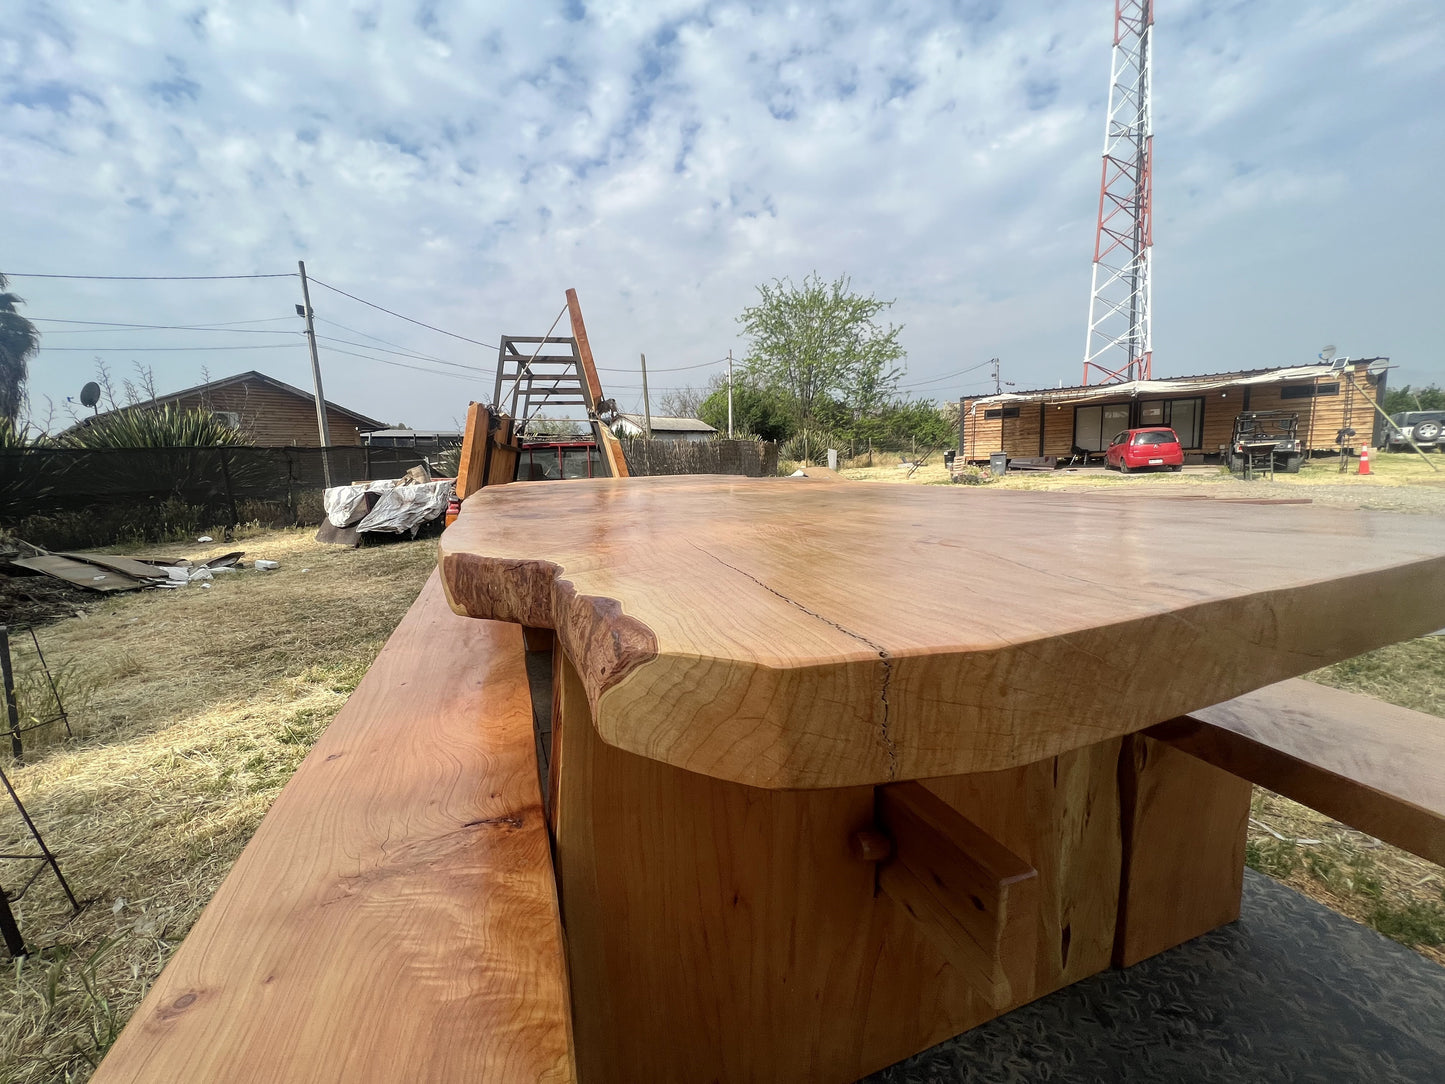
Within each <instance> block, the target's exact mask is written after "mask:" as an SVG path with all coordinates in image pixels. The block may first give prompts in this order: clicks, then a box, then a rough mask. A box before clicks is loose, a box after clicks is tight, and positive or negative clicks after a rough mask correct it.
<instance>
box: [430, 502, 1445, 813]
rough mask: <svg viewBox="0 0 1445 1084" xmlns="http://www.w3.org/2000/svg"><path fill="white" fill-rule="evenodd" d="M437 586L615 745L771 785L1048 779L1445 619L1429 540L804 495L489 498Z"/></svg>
mask: <svg viewBox="0 0 1445 1084" xmlns="http://www.w3.org/2000/svg"><path fill="white" fill-rule="evenodd" d="M441 568H442V575H443V581H444V583H445V586H446V590H447V595H448V598H449V600H450V602H451V604H452V606H453V608H454V609H456V610H457V611H458V612H459V613H463V614H467V615H470V616H472V617H483V618H495V619H499V620H503V621H513V622H518V623H520V624H523V625H526V626H529V627H533V628H551V629H555V630H556V632H557V636H558V638H559V640H560V642H561V644H562V646H563V648H564V650H565V651H566V654H567V656H568V657H569V658H570V659H571V660H572V661H573V663H574V664H575V666H576V668H577V672H578V674H579V677H580V680H581V683H582V688H583V689H584V690H585V694H586V697H587V700H588V703H589V704H590V706H591V711H592V715H593V718H594V722H595V726H596V729H597V732H598V734H599V735H600V737H601V738H602V740H603V741H604V742H606V743H607V744H608V745H611V746H614V747H616V748H618V749H622V750H626V751H629V752H632V753H635V754H638V755H640V756H643V757H646V758H648V759H651V760H656V761H661V762H664V763H667V764H671V765H675V766H677V767H680V768H685V769H687V770H689V771H693V772H697V773H701V774H703V775H709V776H713V777H715V778H718V779H723V780H729V781H733V782H738V783H744V784H748V785H751V786H757V787H765V788H824V787H841V786H853V785H860V784H875V783H886V782H892V781H898V780H906V779H918V778H929V777H934V776H947V775H956V774H962V773H970V772H981V771H993V770H998V769H1003V768H1010V767H1016V766H1022V765H1027V764H1033V763H1036V762H1039V761H1041V760H1042V759H1044V758H1046V757H1051V756H1054V755H1056V754H1059V753H1062V752H1065V751H1067V750H1070V749H1078V748H1082V747H1085V746H1089V745H1092V744H1095V743H1098V742H1101V741H1104V740H1106V739H1109V738H1116V737H1121V736H1123V735H1126V734H1130V733H1132V732H1134V731H1138V730H1140V729H1142V728H1144V727H1147V726H1150V725H1152V724H1154V723H1158V722H1161V721H1163V720H1166V719H1170V718H1174V717H1176V716H1180V715H1183V714H1185V713H1187V712H1189V711H1192V710H1194V709H1197V708H1202V707H1205V706H1207V705H1211V704H1216V703H1219V702H1220V701H1223V700H1228V699H1230V698H1231V697H1234V696H1236V695H1238V694H1240V693H1244V692H1248V691H1250V690H1253V689H1256V688H1259V687H1261V686H1264V685H1268V684H1271V683H1273V682H1276V681H1279V680H1281V679H1283V678H1288V677H1293V676H1295V675H1297V674H1300V673H1303V672H1305V671H1308V670H1312V669H1314V668H1316V667H1319V666H1323V665H1325V664H1328V663H1331V662H1335V661H1337V660H1339V659H1343V658H1348V657H1351V656H1354V655H1358V654H1361V653H1362V652H1364V651H1367V650H1370V649H1372V648H1375V647H1378V646H1380V645H1382V644H1385V643H1389V642H1394V641H1397V640H1401V639H1404V638H1407V637H1410V636H1415V635H1420V634H1423V633H1425V632H1427V631H1429V630H1430V629H1432V628H1437V627H1439V625H1440V624H1441V621H1442V615H1445V533H1442V532H1441V531H1440V529H1439V525H1438V522H1436V521H1435V520H1433V519H1429V518H1426V517H1413V516H1401V515H1389V514H1380V513H1370V512H1347V511H1342V510H1338V509H1327V508H1320V507H1314V506H1308V505H1304V506H1299V505H1290V506H1279V507H1271V508H1269V509H1268V510H1267V511H1266V510H1263V509H1260V508H1258V507H1255V506H1252V505H1243V504H1236V503H1226V502H1216V501H1167V500H1149V499H1142V498H1140V497H1138V496H1132V495H1131V496H1129V497H1122V496H1121V497H1110V496H1105V495H1099V494H1088V495H1077V496H1076V495H1068V494H1060V493H1019V492H986V491H985V492H978V491H971V490H956V489H942V488H935V487H911V486H886V485H830V484H824V483H821V482H818V481H815V480H812V479H806V478H797V479H745V478H732V477H717V476H703V477H686V478H645V479H630V480H618V479H597V480H590V481H577V482H569V483H568V484H566V485H556V484H549V483H528V484H518V485H510V486H501V487H497V488H495V489H493V488H488V489H485V490H483V491H481V492H479V493H477V494H474V495H473V496H471V497H470V498H468V500H467V501H466V502H465V504H464V506H463V508H462V513H461V516H460V518H459V520H458V521H457V522H456V523H455V524H454V525H453V526H452V527H450V528H449V529H448V530H447V531H446V533H445V534H444V535H443V536H442V541H441Z"/></svg>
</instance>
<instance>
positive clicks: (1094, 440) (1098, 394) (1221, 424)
mask: <svg viewBox="0 0 1445 1084" xmlns="http://www.w3.org/2000/svg"><path fill="white" fill-rule="evenodd" d="M1387 360H1388V359H1384V358H1361V359H1358V360H1352V361H1341V362H1337V363H1336V364H1334V365H1329V364H1318V365H1293V366H1285V367H1280V368H1273V369H1251V370H1247V371H1242V372H1232V373H1210V374H1205V375H1202V376H1181V377H1170V378H1168V379H1164V380H1134V381H1129V382H1127V383H1120V384H1096V385H1091V386H1087V387H1073V388H1041V389H1038V390H1036V391H1021V392H1014V391H1007V392H1003V393H1002V394H998V395H983V396H972V397H966V398H964V399H962V400H960V402H959V444H958V447H959V453H958V455H959V458H960V459H962V460H967V461H973V462H983V461H985V460H987V459H988V457H989V453H991V452H1000V451H1002V452H1007V453H1008V455H1009V456H1010V458H1015V457H1032V456H1057V457H1059V458H1061V459H1062V458H1064V457H1067V456H1068V455H1070V454H1071V453H1072V452H1073V451H1074V450H1075V449H1083V450H1084V451H1088V452H1102V451H1103V449H1104V448H1106V447H1107V446H1108V444H1109V441H1110V439H1111V438H1112V437H1113V436H1114V435H1115V434H1116V433H1118V432H1119V431H1120V430H1123V429H1135V428H1139V427H1143V426H1151V425H1167V426H1170V427H1172V428H1173V429H1174V430H1175V432H1177V433H1178V434H1179V441H1180V443H1181V444H1183V445H1184V449H1185V453H1186V455H1187V456H1189V457H1190V458H1191V459H1192V460H1193V461H1194V462H1201V461H1203V460H1204V459H1205V458H1210V459H1213V458H1214V457H1217V456H1219V455H1220V454H1221V453H1222V452H1223V451H1224V448H1225V446H1226V445H1227V444H1228V443H1229V438H1230V435H1231V433H1232V431H1233V428H1234V420H1235V418H1237V417H1238V416H1239V414H1240V413H1242V412H1243V411H1248V410H1293V411H1297V412H1298V413H1299V418H1300V422H1299V439H1300V443H1301V444H1302V445H1303V447H1304V448H1305V450H1306V452H1307V454H1309V453H1313V454H1320V453H1324V452H1334V451H1338V450H1339V444H1338V443H1337V438H1338V437H1339V434H1340V430H1342V429H1353V430H1354V431H1355V436H1354V437H1352V438H1347V440H1346V446H1347V447H1350V448H1358V447H1360V446H1362V445H1365V444H1368V445H1370V447H1378V446H1379V445H1380V443H1381V442H1382V437H1383V432H1382V429H1381V426H1382V424H1383V419H1382V417H1381V416H1380V414H1379V413H1378V412H1377V411H1376V410H1375V408H1374V404H1375V403H1376V402H1378V401H1380V400H1383V398H1384V395H1385V377H1386V372H1385V368H1384V364H1383V363H1384V362H1386V361H1387ZM1371 369H1374V370H1375V371H1374V372H1373V373H1372V372H1371V371H1370V370H1371Z"/></svg>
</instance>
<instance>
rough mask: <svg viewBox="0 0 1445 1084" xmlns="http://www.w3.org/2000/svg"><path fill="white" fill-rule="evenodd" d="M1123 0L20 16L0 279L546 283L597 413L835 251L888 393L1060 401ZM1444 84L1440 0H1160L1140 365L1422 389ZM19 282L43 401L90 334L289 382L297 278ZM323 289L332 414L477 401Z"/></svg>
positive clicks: (204, 369)
mask: <svg viewBox="0 0 1445 1084" xmlns="http://www.w3.org/2000/svg"><path fill="white" fill-rule="evenodd" d="M1112 9H1113V5H1112V4H1111V3H1109V2H1108V0H1090V2H1087V3H1084V2H1079V0H1074V2H1069V3H1057V2H1055V3H1051V2H1047V0H1044V2H1036V3H1029V4H1022V3H1016V4H1004V3H1002V2H1001V0H963V2H958V3H953V4H944V3H934V4H922V3H896V4H890V3H840V4H830V5H827V6H826V7H824V6H822V5H808V6H793V5H787V4H755V5H748V4H732V3H709V4H692V3H669V2H659V3H651V4H631V5H629V4H621V3H619V4H610V5H601V4H592V3H586V2H585V0H564V2H560V3H555V4H550V5H549V4H546V3H529V4H513V5H500V4H488V5H477V4H470V5H468V4H461V3H450V2H444V0H428V2H424V3H420V4H412V5H403V4H400V3H387V4H382V3H380V2H377V3H372V4H358V3H349V4H348V3H316V2H307V0H295V2H292V3H285V4H270V3H264V2H261V0H251V2H245V3H205V2H202V3H194V2H193V3H187V4H165V3H160V2H129V3H127V2H123V0H122V2H115V3H109V2H107V3H79V2H76V3H53V4H52V3H35V2H27V0H19V2H18V3H16V4H12V5H11V7H10V14H9V15H8V16H7V18H6V19H5V20H4V22H3V24H0V184H3V186H4V189H3V190H4V206H5V208H6V213H5V214H4V215H3V216H0V269H3V270H4V271H6V272H16V273H33V272H50V273H76V274H94V275H214V274H286V273H288V272H292V271H294V270H295V266H296V260H297V259H304V260H306V262H307V267H308V270H309V271H310V272H311V273H312V274H313V275H315V276H316V277H318V278H320V279H322V280H323V281H325V282H328V283H330V284H332V285H334V286H337V287H339V288H341V289H343V290H346V291H348V292H350V293H353V294H356V295H358V296H359V297H362V298H366V299H367V300H370V301H374V302H376V303H378V304H381V305H384V306H385V307H387V308H390V309H393V310H395V311H397V312H400V313H404V314H406V315H408V316H412V317H414V318H416V319H418V320H421V321H424V322H426V323H429V324H433V325H436V326H438V327H441V328H446V329H449V330H453V331H456V332H458V333H460V334H462V335H465V336H467V337H470V338H473V339H476V340H479V341H481V342H483V343H493V342H495V341H496V336H497V335H498V334H499V333H502V332H509V333H537V332H540V331H543V330H545V329H546V328H547V326H548V325H549V324H550V323H551V321H552V319H553V318H554V317H555V316H556V315H557V312H558V310H559V309H560V308H561V306H562V302H563V291H564V290H565V288H566V287H568V286H575V287H576V288H577V290H578V292H579V295H580V297H581V301H582V305H583V311H584V313H585V314H586V317H587V321H588V328H589V332H590V336H591V339H592V343H593V346H594V349H595V351H596V353H597V355H598V362H599V364H600V365H602V366H604V367H605V368H606V369H609V370H616V371H608V372H604V374H603V379H604V387H605V388H607V390H608V391H609V392H611V393H612V394H614V395H615V396H616V398H617V399H618V400H619V402H621V403H622V404H623V405H624V406H630V405H632V404H634V403H636V402H637V401H638V399H639V395H640V381H639V380H638V379H637V377H636V375H635V373H636V365H637V357H638V354H639V352H646V354H647V356H648V363H649V368H650V370H652V371H653V375H652V378H651V384H652V387H653V388H654V395H657V394H658V393H659V390H660V389H666V388H668V387H672V386H677V385H681V384H686V383H695V384H701V383H703V382H704V381H705V379H706V377H707V376H708V375H709V373H710V372H712V371H716V370H718V369H721V368H722V366H720V365H719V366H716V367H715V368H709V367H708V364H709V363H712V362H715V361H716V360H717V359H720V358H722V357H724V356H725V355H726V353H727V351H728V350H729V349H730V348H731V349H733V350H734V351H736V352H737V353H739V354H741V353H742V352H743V351H744V350H745V349H746V343H745V342H744V340H743V339H742V338H741V337H740V335H739V332H738V326H737V324H736V316H737V314H738V313H739V312H740V311H741V309H742V308H743V307H744V306H745V305H747V304H748V303H749V302H750V301H751V300H752V299H753V297H754V296H755V293H754V288H755V286H756V284H757V283H759V282H763V281H766V280H768V279H771V278H774V277H781V276H792V277H793V278H795V279H798V278H801V277H802V276H804V275H806V274H808V273H809V272H811V271H814V270H816V271H818V272H819V273H820V274H822V275H823V276H825V277H833V276H836V275H838V274H841V273H845V272H846V273H848V274H851V275H852V277H853V282H854V285H855V286H856V287H857V288H859V289H862V290H864V291H868V292H872V293H876V294H878V295H879V296H882V297H887V298H896V299H897V304H896V305H895V306H894V308H893V310H892V318H893V319H894V321H895V322H897V323H900V324H902V325H904V329H905V330H904V332H903V336H902V341H903V343H904V345H905V347H906V349H907V350H908V375H907V376H906V377H905V378H904V383H905V384H906V385H909V386H910V390H911V391H912V392H913V393H915V394H921V395H927V396H932V397H936V398H951V397H955V396H957V395H960V394H964V393H967V392H973V391H977V390H979V388H980V384H979V381H980V380H981V379H982V378H983V374H984V370H976V371H974V372H972V373H969V374H967V375H964V376H959V377H956V378H955V377H950V376H949V374H953V373H957V372H959V371H960V370H963V369H965V368H967V367H969V366H973V365H976V364H978V363H980V362H984V361H986V360H987V359H988V358H990V357H994V356H998V357H1000V358H1002V363H1003V371H1004V378H1005V379H1008V380H1012V381H1015V382H1016V383H1017V384H1018V385H1019V386H1020V387H1025V386H1038V385H1044V384H1054V383H1057V382H1058V381H1060V380H1062V381H1063V382H1064V383H1066V384H1069V383H1076V382H1077V381H1078V378H1079V375H1080V367H1081V365H1080V359H1081V355H1082V349H1083V341H1084V323H1085V318H1086V312H1087V304H1088V289H1089V270H1090V268H1089V259H1090V255H1091V253H1092V245H1093V217H1094V213H1095V210H1096V206H1097V199H1098V177H1099V157H1098V156H1099V151H1100V148H1101V146H1102V139H1103V124H1104V109H1105V103H1106V96H1107V89H1108V88H1107V83H1108V65H1109V47H1110V42H1111V34H1112V25H1111V20H1112ZM1442 103H1445V20H1442V18H1441V16H1440V11H1439V7H1438V0H1371V2H1369V3H1344V2H1340V0H1290V2H1283V0H1279V2H1274V3H1267V2H1259V0H1256V2H1228V0H1225V2H1219V0H1215V2H1205V0H1160V2H1159V7H1158V23H1157V26H1156V44H1155V132H1156V136H1155V163H1156V165H1155V169H1156V175H1155V206H1156V210H1155V228H1154V235H1155V294H1154V304H1155V325H1154V335H1155V374H1156V375H1161V376H1167V375H1171V374H1184V373H1194V372H1207V371H1218V370H1222V369H1228V368H1234V367H1252V366H1263V365H1275V364H1288V363H1299V362H1304V361H1309V360H1311V359H1312V358H1313V357H1314V354H1315V352H1316V351H1317V350H1318V349H1319V348H1320V347H1321V346H1323V345H1325V344H1326V343H1331V344H1335V345H1337V346H1338V347H1339V349H1340V352H1341V353H1346V354H1353V355H1366V354H1369V355H1373V354H1388V355H1390V356H1391V357H1392V358H1393V359H1394V361H1395V362H1396V363H1397V364H1398V365H1399V366H1400V368H1399V370H1398V371H1397V372H1396V373H1395V374H1394V375H1393V376H1392V381H1393V382H1396V383H1398V382H1406V381H1408V382H1411V383H1415V384H1421V383H1428V382H1431V381H1440V382H1445V345H1442V344H1445V304H1442V302H1441V296H1442V293H1445V290H1442V287H1445V273H1442V270H1441V267H1442V262H1441V257H1440V253H1441V252H1442V250H1445V214H1442V211H1441V206H1440V196H1439V192H1440V189H1441V180H1440V178H1441V176H1442V171H1445V161H1442V159H1445V110H1442V108H1441V106H1442ZM11 288H12V289H13V290H14V291H16V292H18V293H19V294H21V295H22V296H24V297H25V298H26V299H27V301H28V305H27V307H26V310H25V311H26V312H27V314H28V315H31V316H32V317H37V318H44V321H43V322H39V326H40V327H41V328H42V330H43V331H44V333H45V337H44V340H43V344H44V345H43V348H42V351H41V353H40V355H39V356H38V357H37V358H36V359H35V360H34V362H33V363H32V381H31V391H32V399H33V400H34V401H35V402H34V412H35V413H36V414H37V415H40V416H41V417H43V416H44V414H45V413H46V409H47V408H46V405H45V397H46V396H48V397H49V398H50V399H51V400H52V401H54V402H55V403H56V404H57V420H59V419H62V418H63V417H64V412H65V407H64V400H65V397H66V396H73V395H75V394H76V393H77V390H78V389H79V387H80V385H81V384H82V383H84V382H85V381H86V380H88V379H90V378H91V376H92V375H93V372H94V368H95V358H96V357H97V356H101V357H103V358H104V359H105V360H106V362H107V363H108V365H109V366H110V368H111V369H112V371H113V372H114V373H116V374H117V375H118V376H125V375H130V374H132V372H133V370H132V365H133V364H134V363H136V362H139V363H140V364H143V365H148V366H152V367H153V369H154V372H155V375H156V381H157V384H158V385H159V386H160V387H161V388H162V389H163V390H165V389H175V388H180V387H185V386H188V385H191V384H194V383H198V382H200V380H201V379H202V378H203V375H204V373H209V375H211V376H213V377H219V376H223V375H229V374H230V373H233V372H236V371H240V370H243V369H249V368H257V369H260V370H262V371H263V372H267V373H269V374H271V375H273V376H275V377H278V378H280V379H282V380H287V381H290V382H292V383H295V384H298V385H303V386H305V385H307V384H308V383H309V365H308V362H307V357H306V351H305V345H304V340H303V339H302V338H301V337H300V336H299V335H297V334H296V332H297V331H298V329H299V324H300V321H299V320H298V319H297V318H296V317H295V316H294V315H292V314H293V313H294V306H295V304H296V303H297V302H299V300H300V296H299V286H298V284H297V283H296V281H295V280H294V279H289V278H280V279H266V280H252V281H236V282H204V283H195V282H124V283H122V282H104V281H70V280H58V279H34V278H16V279H15V280H14V281H13V283H12V287H11ZM313 304H314V306H315V308H316V311H317V313H318V316H319V317H320V318H321V320H322V323H321V324H320V325H319V326H318V331H319V332H320V333H321V334H322V335H325V336H328V337H329V338H330V340H333V341H327V340H323V341H322V346H323V353H322V364H323V369H324V371H325V376H326V389H327V394H328V397H329V398H331V399H334V400H336V401H339V402H341V403H343V404H345V405H347V406H349V407H352V408H353V409H356V410H358V411H361V412H363V413H366V414H369V415H372V416H376V417H380V418H382V419H384V420H386V421H388V422H406V423H408V424H411V425H414V426H418V427H433V426H440V427H446V426H450V425H451V424H452V423H453V421H454V420H455V419H459V418H460V417H461V416H462V415H463V413H464V411H465V405H466V403H467V401H468V400H469V399H473V398H475V399H486V398H487V397H488V396H489V393H490V376H489V375H483V374H471V373H469V372H468V371H467V370H464V369H456V368H450V369H448V368H447V367H444V366H441V365H439V364H438V363H437V362H436V361H433V360H430V359H441V360H444V361H449V362H452V363H453V364H454V365H456V364H461V365H475V366H478V367H479V368H481V369H484V370H486V371H487V373H488V374H489V373H490V371H491V369H492V367H493V366H494V364H495V355H494V353H492V352H490V351H488V350H486V349H484V348H482V347H479V346H476V345H473V344H471V343H467V342H464V341H461V340H458V339H454V338H447V337H444V336H440V335H436V334H434V333H432V332H429V331H426V330H424V329H422V328H420V327H417V326H415V325H411V324H407V323H403V322H401V321H398V320H396V319H393V318H391V317H389V316H386V315H384V314H382V313H380V312H377V311H375V310H373V309H369V308H366V307H364V306H361V305H358V304H356V303H355V302H352V301H350V300H348V299H346V298H343V297H341V296H339V295H337V294H334V293H330V292H329V291H326V290H324V289H321V290H316V291H314V295H313ZM60 320H98V321H113V322H129V323H143V324H164V325H181V324H202V323H204V324H220V323H231V324H235V325H236V326H237V327H242V328H245V329H248V330H247V331H246V333H240V332H221V331H213V330H206V331H188V332H182V331H163V330H158V329H130V330H121V329H103V328H95V327H93V326H87V325H79V324H64V323H59V322H55V321H60ZM239 321H266V322H264V323H245V324H238V323H236V322H239ZM258 331H261V332H267V333H268V334H257V333H256V332H258ZM272 332H274V334H271V333H272ZM378 339H379V340H385V343H384V344H383V343H382V342H379V341H378ZM356 343H362V344H367V345H366V346H363V347H357V346H355V345H347V344H356ZM233 345H244V346H248V347H255V349H248V350H234V349H229V347H231V346H233ZM202 346H204V347H208V348H210V349H206V350H199V349H196V348H197V347H202ZM383 346H384V348H385V349H387V350H398V349H399V350H400V351H402V352H403V353H389V354H384V353H381V352H380V351H379V350H378V349H377V348H380V347H383ZM142 348H145V349H142ZM158 348H164V349H158ZM342 351H347V352H348V353H342ZM406 353H410V354H414V355H417V356H416V357H406V356H404V354H406ZM356 354H364V355H368V356H367V357H356V356H353V355H356ZM422 358H425V359H428V360H421V359H422ZM381 359H385V360H384V361H383V360H381ZM386 361H389V362H392V363H393V364H386V363H385V362H386ZM397 362H400V363H402V364H404V365H414V366H418V367H419V368H421V369H425V370H428V371H425V372H423V371H418V370H417V369H408V368H401V367H398V366H397V365H396V364H395V363H397ZM687 366H701V368H683V367H687ZM669 370H677V371H669ZM443 374H448V375H443Z"/></svg>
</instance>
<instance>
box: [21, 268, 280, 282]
mask: <svg viewBox="0 0 1445 1084" xmlns="http://www.w3.org/2000/svg"><path fill="white" fill-rule="evenodd" d="M0 274H3V275H4V276H5V277H6V278H11V279H86V280H89V281H99V282H220V281H235V280H237V279H294V278H295V277H296V273H295V272H294V271H288V272H286V273H284V274H277V275H41V274H36V273H27V272H22V271H0Z"/></svg>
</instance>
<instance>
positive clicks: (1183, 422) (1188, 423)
mask: <svg viewBox="0 0 1445 1084" xmlns="http://www.w3.org/2000/svg"><path fill="white" fill-rule="evenodd" d="M1203 418H1204V400H1203V399H1202V398H1193V399H1150V400H1148V401H1146V402H1142V403H1140V404H1139V425H1140V426H1141V427H1143V426H1150V425H1167V426H1169V427H1170V428H1171V429H1173V430H1174V432H1175V433H1177V434H1179V443H1180V445H1181V446H1183V447H1185V448H1198V447H1199V442H1200V440H1201V439H1202V437H1201V435H1200V433H1201V430H1202V425H1201V423H1202V421H1203Z"/></svg>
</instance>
